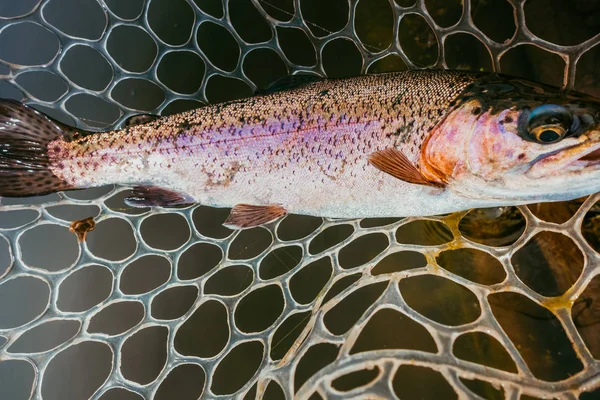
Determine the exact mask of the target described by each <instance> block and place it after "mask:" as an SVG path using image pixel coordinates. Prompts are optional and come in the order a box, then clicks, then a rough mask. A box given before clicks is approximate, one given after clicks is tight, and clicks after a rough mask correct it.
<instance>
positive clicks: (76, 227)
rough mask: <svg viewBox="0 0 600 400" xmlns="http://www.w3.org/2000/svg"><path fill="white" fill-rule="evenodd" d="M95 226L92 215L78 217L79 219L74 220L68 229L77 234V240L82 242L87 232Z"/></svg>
mask: <svg viewBox="0 0 600 400" xmlns="http://www.w3.org/2000/svg"><path fill="white" fill-rule="evenodd" d="M95 228H96V222H94V217H88V218H84V219H80V220H79V221H74V222H73V223H72V224H71V226H70V227H69V231H71V232H73V233H74V234H75V235H77V240H78V241H79V242H84V241H85V237H86V235H87V234H88V232H91V231H93V230H94V229H95Z"/></svg>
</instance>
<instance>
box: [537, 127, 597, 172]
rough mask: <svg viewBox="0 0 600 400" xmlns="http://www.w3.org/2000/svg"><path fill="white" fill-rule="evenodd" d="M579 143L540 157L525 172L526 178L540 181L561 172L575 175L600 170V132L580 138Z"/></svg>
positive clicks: (593, 132)
mask: <svg viewBox="0 0 600 400" xmlns="http://www.w3.org/2000/svg"><path fill="white" fill-rule="evenodd" d="M579 142H580V143H578V144H576V145H573V146H569V147H564V148H563V149H561V150H558V151H556V152H552V153H550V154H548V155H545V156H542V157H540V158H539V159H538V160H537V161H535V162H534V163H533V165H532V166H531V167H530V168H529V170H528V171H527V172H526V176H527V177H528V178H531V179H540V178H544V177H548V176H550V175H555V174H558V173H561V172H562V173H564V172H568V173H575V174H576V173H585V172H587V171H588V170H596V169H598V170H600V130H595V131H592V132H590V133H589V134H588V135H586V136H585V137H580V138H579Z"/></svg>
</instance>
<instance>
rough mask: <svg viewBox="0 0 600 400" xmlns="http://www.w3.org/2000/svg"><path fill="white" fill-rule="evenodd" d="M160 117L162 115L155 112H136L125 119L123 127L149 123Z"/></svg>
mask: <svg viewBox="0 0 600 400" xmlns="http://www.w3.org/2000/svg"><path fill="white" fill-rule="evenodd" d="M158 118H160V116H158V115H153V114H136V115H132V116H131V117H129V118H127V119H126V120H125V121H123V123H122V124H121V127H122V128H123V129H124V128H129V127H130V126H136V125H143V124H147V123H148V122H152V121H154V120H156V119H158Z"/></svg>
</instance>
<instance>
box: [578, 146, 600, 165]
mask: <svg viewBox="0 0 600 400" xmlns="http://www.w3.org/2000/svg"><path fill="white" fill-rule="evenodd" d="M579 161H588V162H592V163H594V162H600V147H598V148H597V149H596V150H592V151H591V152H590V153H588V154H586V155H584V156H583V157H579Z"/></svg>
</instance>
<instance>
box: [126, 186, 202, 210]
mask: <svg viewBox="0 0 600 400" xmlns="http://www.w3.org/2000/svg"><path fill="white" fill-rule="evenodd" d="M193 203H195V201H194V199H192V198H191V197H189V196H188V195H185V194H182V193H177V192H174V191H172V190H168V189H163V188H159V187H156V186H136V187H134V188H133V190H132V194H131V196H129V197H127V198H125V204H127V205H128V206H131V207H138V208H141V207H153V206H180V205H186V204H193Z"/></svg>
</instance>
